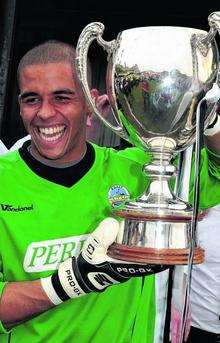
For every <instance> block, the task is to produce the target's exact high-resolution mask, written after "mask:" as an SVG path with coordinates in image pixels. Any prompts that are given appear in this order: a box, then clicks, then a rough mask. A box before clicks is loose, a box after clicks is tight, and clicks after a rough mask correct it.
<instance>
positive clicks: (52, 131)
mask: <svg viewBox="0 0 220 343" xmlns="http://www.w3.org/2000/svg"><path fill="white" fill-rule="evenodd" d="M38 131H39V133H40V136H41V138H43V139H45V140H47V141H55V140H56V139H58V138H60V137H61V136H62V134H63V133H64V131H65V126H64V125H62V126H55V127H39V130H38Z"/></svg>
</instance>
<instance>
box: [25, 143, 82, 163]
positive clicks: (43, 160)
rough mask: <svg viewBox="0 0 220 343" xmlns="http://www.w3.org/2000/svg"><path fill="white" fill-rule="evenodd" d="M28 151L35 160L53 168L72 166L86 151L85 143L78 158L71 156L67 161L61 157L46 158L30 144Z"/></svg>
mask: <svg viewBox="0 0 220 343" xmlns="http://www.w3.org/2000/svg"><path fill="white" fill-rule="evenodd" d="M28 151H29V152H30V154H31V155H32V156H33V157H34V158H35V159H36V160H37V161H39V162H41V163H43V164H45V165H46V166H49V167H54V168H67V167H71V166H74V165H75V164H77V163H79V162H80V161H81V160H82V159H83V157H84V156H85V154H86V151H87V146H86V144H85V147H84V149H83V150H82V152H81V153H80V154H79V157H78V158H75V159H74V158H72V159H69V160H68V161H65V160H62V159H56V160H53V159H49V158H46V157H44V156H42V155H41V154H40V153H39V152H38V151H37V150H36V149H33V147H32V145H30V146H29V147H28Z"/></svg>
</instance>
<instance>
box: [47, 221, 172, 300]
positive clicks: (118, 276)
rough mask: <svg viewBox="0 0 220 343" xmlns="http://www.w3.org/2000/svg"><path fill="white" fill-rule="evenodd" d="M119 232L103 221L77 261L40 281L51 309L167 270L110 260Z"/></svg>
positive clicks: (116, 226)
mask: <svg viewBox="0 0 220 343" xmlns="http://www.w3.org/2000/svg"><path fill="white" fill-rule="evenodd" d="M118 231H119V223H118V222H117V220H115V219H114V218H106V219H104V220H103V221H102V222H101V223H100V224H99V226H98V227H97V229H96V230H95V231H94V232H93V233H92V234H91V235H90V236H89V238H88V239H87V241H86V242H85V244H84V246H83V249H82V251H81V252H80V254H79V256H78V257H76V258H75V257H72V258H68V259H67V260H66V261H64V262H62V263H61V264H60V265H59V268H58V271H57V272H55V273H54V274H53V275H52V276H49V277H47V278H42V279H41V285H42V287H43V289H44V291H45V292H46V294H47V296H48V298H49V299H50V300H51V301H52V303H53V304H54V305H58V304H60V303H62V302H63V301H65V300H68V299H70V298H77V297H79V296H82V295H85V294H88V293H90V292H102V291H104V290H105V289H106V288H107V287H109V286H112V285H114V284H118V283H122V282H125V281H127V280H129V279H130V278H131V277H135V276H146V275H150V274H154V273H157V272H160V271H162V270H164V269H166V268H167V266H161V265H146V264H145V265H141V264H136V263H132V262H129V263H128V262H124V261H119V260H114V259H112V258H111V257H109V256H108V255H107V250H108V248H109V246H110V245H111V244H112V243H113V242H114V241H115V239H116V236H117V234H118Z"/></svg>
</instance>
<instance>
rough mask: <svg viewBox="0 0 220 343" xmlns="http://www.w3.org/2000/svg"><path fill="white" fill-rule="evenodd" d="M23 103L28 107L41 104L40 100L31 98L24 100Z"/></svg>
mask: <svg viewBox="0 0 220 343" xmlns="http://www.w3.org/2000/svg"><path fill="white" fill-rule="evenodd" d="M22 102H23V103H24V104H28V105H35V104H38V103H39V102H40V99H39V98H36V97H31V98H25V99H23V100H22Z"/></svg>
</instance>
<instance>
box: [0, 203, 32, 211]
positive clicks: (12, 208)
mask: <svg viewBox="0 0 220 343" xmlns="http://www.w3.org/2000/svg"><path fill="white" fill-rule="evenodd" d="M1 209H2V211H8V212H23V211H33V209H34V206H33V204H32V205H30V206H17V207H15V206H13V205H8V204H1Z"/></svg>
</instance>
